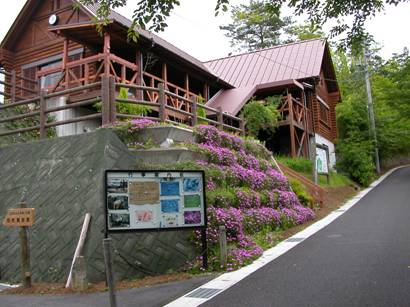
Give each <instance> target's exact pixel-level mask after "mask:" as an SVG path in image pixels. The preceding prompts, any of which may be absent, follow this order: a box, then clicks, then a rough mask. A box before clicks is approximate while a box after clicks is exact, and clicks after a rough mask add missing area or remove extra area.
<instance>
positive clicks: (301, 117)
mask: <svg viewBox="0 0 410 307" xmlns="http://www.w3.org/2000/svg"><path fill="white" fill-rule="evenodd" d="M278 110H279V113H280V117H281V120H280V121H279V126H289V130H290V143H291V155H292V157H299V156H301V155H303V156H305V157H308V156H309V154H308V153H309V148H308V147H309V135H311V134H313V116H312V111H311V110H310V109H308V108H307V107H306V105H305V104H304V102H303V101H300V100H298V99H296V98H294V97H293V96H292V95H291V94H288V95H286V96H284V97H282V101H281V103H280V105H279V109H278Z"/></svg>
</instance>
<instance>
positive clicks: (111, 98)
mask: <svg viewBox="0 0 410 307" xmlns="http://www.w3.org/2000/svg"><path fill="white" fill-rule="evenodd" d="M116 80H117V78H115V77H113V76H111V77H102V78H101V81H99V82H94V83H89V84H85V85H81V86H77V87H73V88H68V89H64V90H60V91H56V92H51V93H47V92H45V91H41V93H40V94H38V95H36V97H33V98H29V99H18V100H17V101H11V100H9V101H6V103H4V104H0V137H1V136H8V135H13V134H21V133H25V132H32V131H37V132H38V136H39V138H40V139H43V138H46V137H47V129H49V128H53V127H57V126H61V125H66V124H71V123H77V122H81V121H85V120H91V119H92V120H98V121H99V123H100V124H101V125H108V124H111V123H114V122H117V121H120V120H124V119H133V118H147V119H151V120H154V121H160V122H168V123H183V124H186V125H189V126H195V125H197V124H198V123H204V124H205V123H206V124H210V125H214V126H217V127H218V128H219V129H221V130H228V131H232V132H234V133H240V134H244V120H243V119H242V118H238V117H235V116H231V115H229V114H225V113H223V112H222V110H221V109H214V108H210V107H208V106H205V105H204V104H201V103H199V102H198V101H197V99H196V97H191V99H187V98H185V97H181V96H178V95H176V94H174V93H172V92H170V91H168V90H167V89H165V87H164V85H163V84H159V85H158V87H147V86H139V85H134V84H130V83H122V82H116ZM120 88H127V89H129V90H131V91H135V92H144V93H149V94H150V95H151V97H152V96H153V94H155V95H156V97H157V99H156V101H155V102H153V101H151V100H150V99H146V97H147V96H148V95H143V97H141V98H140V99H137V98H136V97H135V96H133V95H132V96H131V97H129V98H126V99H125V98H119V97H118V92H119V90H120ZM86 91H92V93H94V94H93V96H92V97H91V98H87V99H82V100H78V99H77V100H75V101H76V102H70V103H67V104H65V105H63V106H58V107H50V106H49V103H48V101H49V100H50V99H53V98H58V97H64V96H66V97H69V98H70V97H73V96H76V95H78V94H81V93H84V92H86ZM0 94H2V93H0ZM3 94H5V93H3ZM144 97H145V98H144ZM172 99H177V100H178V101H183V102H184V104H186V105H188V106H189V111H187V110H183V109H178V108H175V107H174V106H173V105H172V104H171V103H170V101H172ZM97 102H100V103H101V111H97V110H96V109H95V108H90V106H92V105H94V104H95V103H97ZM118 103H123V104H133V105H140V106H145V107H147V108H148V109H149V110H150V112H149V116H144V115H142V114H124V113H120V112H118V111H117V104H118ZM15 107H23V108H24V111H23V112H22V113H18V114H17V113H14V114H5V113H7V112H4V111H5V110H7V109H10V110H13V108H15ZM80 107H89V108H88V109H89V111H92V113H91V114H88V115H84V116H78V117H74V118H70V119H65V120H59V121H56V120H55V119H54V118H53V117H52V116H49V115H52V114H53V113H54V112H58V111H64V110H68V109H76V108H80ZM201 108H202V109H204V110H205V111H206V114H207V115H206V117H201V116H199V115H198V110H199V109H201ZM26 119H35V120H34V121H33V122H34V124H33V125H32V126H29V127H21V128H10V127H7V124H10V123H14V122H16V121H21V120H26ZM1 126H4V127H3V128H2V127H1ZM5 128H6V129H5Z"/></svg>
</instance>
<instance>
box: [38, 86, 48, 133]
mask: <svg viewBox="0 0 410 307" xmlns="http://www.w3.org/2000/svg"><path fill="white" fill-rule="evenodd" d="M44 96H45V93H44V91H43V90H40V98H39V99H40V139H45V138H47V128H46V123H47V113H46V111H47V101H46V99H45V97H44Z"/></svg>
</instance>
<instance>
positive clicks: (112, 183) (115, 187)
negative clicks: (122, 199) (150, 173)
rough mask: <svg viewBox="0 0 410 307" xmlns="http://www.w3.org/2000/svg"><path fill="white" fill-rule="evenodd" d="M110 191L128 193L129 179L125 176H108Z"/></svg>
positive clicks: (108, 188)
mask: <svg viewBox="0 0 410 307" xmlns="http://www.w3.org/2000/svg"><path fill="white" fill-rule="evenodd" d="M107 192H108V193H127V192H128V181H127V180H126V179H124V178H108V180H107Z"/></svg>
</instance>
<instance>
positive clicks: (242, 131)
mask: <svg viewBox="0 0 410 307" xmlns="http://www.w3.org/2000/svg"><path fill="white" fill-rule="evenodd" d="M239 118H240V119H241V121H240V122H239V128H241V134H242V136H245V135H246V130H245V116H243V114H242V113H241V114H240V115H239Z"/></svg>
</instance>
